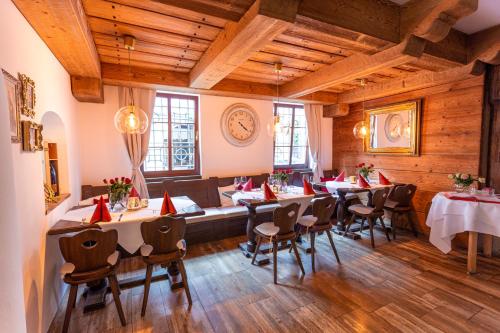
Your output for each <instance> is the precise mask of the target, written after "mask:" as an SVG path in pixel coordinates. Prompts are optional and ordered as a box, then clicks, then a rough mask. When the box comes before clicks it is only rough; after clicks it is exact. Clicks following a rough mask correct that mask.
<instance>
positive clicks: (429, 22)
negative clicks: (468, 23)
mask: <svg viewBox="0 0 500 333" xmlns="http://www.w3.org/2000/svg"><path fill="white" fill-rule="evenodd" d="M478 2H479V0H411V1H409V2H407V3H406V4H404V5H402V7H401V18H400V34H401V38H404V37H406V36H407V35H410V34H413V35H415V36H418V37H421V38H424V39H426V40H428V41H431V42H434V43H437V42H439V41H441V40H443V39H444V38H445V37H446V36H447V35H448V33H449V32H450V30H451V27H452V26H453V25H454V24H455V23H456V22H457V21H458V20H459V19H461V18H463V17H465V16H468V15H470V14H472V13H473V12H475V11H476V10H477V8H478Z"/></svg>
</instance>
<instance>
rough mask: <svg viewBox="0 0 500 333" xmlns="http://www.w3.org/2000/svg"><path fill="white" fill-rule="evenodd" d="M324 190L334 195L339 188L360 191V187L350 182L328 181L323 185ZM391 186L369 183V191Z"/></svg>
mask: <svg viewBox="0 0 500 333" xmlns="http://www.w3.org/2000/svg"><path fill="white" fill-rule="evenodd" d="M325 186H326V189H327V190H328V192H330V193H333V194H336V193H337V189H339V188H345V189H360V188H361V187H360V186H358V184H356V183H354V184H353V183H351V182H350V181H345V182H336V181H328V182H326V183H325ZM390 186H392V185H380V184H378V183H372V182H370V188H369V189H377V188H384V187H390Z"/></svg>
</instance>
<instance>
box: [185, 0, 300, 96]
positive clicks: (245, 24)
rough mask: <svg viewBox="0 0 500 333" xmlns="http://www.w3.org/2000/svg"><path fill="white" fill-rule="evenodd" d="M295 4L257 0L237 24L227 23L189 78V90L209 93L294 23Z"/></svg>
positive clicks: (288, 1) (283, 1) (282, 0)
mask: <svg viewBox="0 0 500 333" xmlns="http://www.w3.org/2000/svg"><path fill="white" fill-rule="evenodd" d="M298 3H299V1H298V0H292V1H290V0H257V1H255V3H254V4H253V5H252V6H251V7H250V9H249V10H248V11H247V12H246V13H245V15H243V17H242V18H241V19H240V20H239V21H238V22H237V23H235V22H228V23H227V24H226V26H225V27H224V29H223V30H222V31H221V32H220V33H219V35H217V38H216V39H215V40H214V42H213V43H212V44H211V45H210V47H209V48H208V49H207V50H206V51H205V53H204V54H203V55H202V57H201V58H200V60H199V61H198V63H197V64H196V65H195V67H194V68H193V69H192V71H191V74H190V86H191V87H192V88H202V89H209V88H211V87H213V86H214V85H215V84H217V82H219V81H220V80H222V79H223V78H225V77H226V76H227V75H228V74H229V73H231V72H232V71H233V70H235V69H236V68H237V67H238V66H240V65H241V64H242V63H244V62H245V61H246V60H248V59H249V58H250V57H251V56H252V54H253V53H254V52H256V51H259V50H260V49H262V48H263V47H264V46H265V45H266V44H268V43H269V42H271V41H272V40H273V39H274V37H276V36H277V35H279V34H281V33H282V32H283V31H285V30H286V29H287V28H288V27H290V26H291V25H292V24H293V22H294V21H295V15H296V13H297V6H298Z"/></svg>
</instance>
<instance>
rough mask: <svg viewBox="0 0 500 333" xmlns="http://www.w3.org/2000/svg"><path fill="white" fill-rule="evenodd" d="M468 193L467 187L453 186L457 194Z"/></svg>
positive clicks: (468, 188)
mask: <svg viewBox="0 0 500 333" xmlns="http://www.w3.org/2000/svg"><path fill="white" fill-rule="evenodd" d="M469 191H470V186H469V185H464V184H455V192H458V193H465V192H469Z"/></svg>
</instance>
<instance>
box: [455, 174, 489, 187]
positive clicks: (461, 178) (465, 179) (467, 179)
mask: <svg viewBox="0 0 500 333" xmlns="http://www.w3.org/2000/svg"><path fill="white" fill-rule="evenodd" d="M448 178H449V179H452V180H453V181H454V183H455V185H460V186H471V185H472V183H474V181H477V182H479V183H485V179H484V178H482V177H479V178H473V177H472V175H471V174H470V173H455V174H449V175H448Z"/></svg>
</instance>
